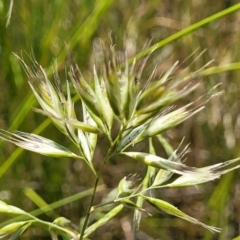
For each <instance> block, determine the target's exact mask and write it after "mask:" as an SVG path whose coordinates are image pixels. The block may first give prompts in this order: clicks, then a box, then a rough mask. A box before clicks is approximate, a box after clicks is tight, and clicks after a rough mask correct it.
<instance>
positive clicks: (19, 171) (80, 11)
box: [0, 0, 240, 240]
mask: <svg viewBox="0 0 240 240" xmlns="http://www.w3.org/2000/svg"><path fill="white" fill-rule="evenodd" d="M236 3H238V1H234V0H232V1H231V0H225V1H224V0H221V1H213V0H210V1H209V0H208V1H207V0H201V1H200V0H195V1H189V0H185V1H177V0H176V1H165V0H162V1H160V0H152V1H148V0H142V1H140V0H139V1H127V0H119V1H113V0H101V1H92V0H74V1H60V0H53V1H46V0H41V1H36V0H29V1H24V0H22V1H15V2H14V5H13V9H12V15H11V22H10V25H9V26H8V27H6V22H7V19H6V16H7V11H8V9H9V4H10V3H9V1H3V0H0V128H3V129H6V130H9V131H12V130H16V129H18V130H22V131H26V132H35V133H40V132H41V135H42V136H46V137H50V138H51V139H53V140H55V141H57V142H59V143H64V144H62V145H65V146H68V147H69V148H71V144H70V142H68V141H67V139H66V138H65V137H64V136H63V135H61V134H60V133H59V132H58V131H57V130H56V129H55V128H54V127H53V125H52V124H50V122H49V121H48V120H46V118H45V117H44V116H41V115H39V114H37V113H34V112H33V111H32V107H33V106H35V105H36V104H35V99H34V97H33V95H32V93H31V91H30V87H29V86H28V83H27V78H26V75H25V73H24V72H23V70H22V68H21V66H20V64H19V62H18V60H17V59H16V57H14V55H13V54H12V52H14V53H17V54H21V51H26V52H28V53H29V52H31V51H32V52H33V53H34V55H35V58H36V60H37V61H38V62H39V63H40V64H41V65H42V66H43V67H44V68H48V67H50V66H51V64H52V63H53V60H54V59H57V61H58V67H59V72H60V75H61V76H62V79H64V78H65V69H64V66H65V65H67V64H68V61H69V56H72V57H73V58H74V59H75V61H76V62H77V63H78V65H79V66H80V67H81V70H82V72H83V75H84V76H89V73H90V72H91V71H92V62H93V59H92V45H93V41H94V39H95V38H102V39H103V40H106V41H108V39H109V34H110V32H111V36H112V38H113V40H114V43H116V47H117V49H120V50H121V49H122V48H123V45H124V44H125V46H126V48H127V50H128V52H129V55H130V56H134V55H135V54H137V53H138V52H140V51H141V50H142V48H143V46H144V44H145V43H146V41H147V40H148V39H152V43H156V42H159V41H160V40H163V39H165V38H167V37H168V36H170V35H172V34H174V33H176V32H178V31H179V30H181V29H183V28H185V27H187V26H190V25H191V24H193V23H195V22H198V21H200V20H201V19H204V18H206V17H208V16H210V15H212V14H214V13H217V12H219V11H221V10H223V9H226V8H228V7H230V6H232V5H234V4H236ZM239 25H240V12H235V13H233V14H231V15H228V16H225V17H222V18H220V19H219V20H217V21H213V22H211V23H210V24H208V25H205V26H204V27H202V28H200V29H198V30H197V31H195V32H193V33H191V34H188V35H186V36H183V37H181V38H180V39H178V40H176V41H173V42H171V43H170V44H167V45H165V46H164V47H163V48H161V49H159V50H157V51H155V52H154V53H153V54H152V56H151V57H150V60H149V61H148V64H147V69H146V72H144V74H146V76H147V75H148V73H149V72H150V71H151V70H152V69H153V68H154V66H155V65H156V64H157V66H158V68H157V72H158V74H161V73H162V72H164V71H166V70H167V69H169V68H170V67H171V66H172V64H173V63H174V62H175V61H176V60H180V63H181V70H182V71H196V70H197V69H199V68H201V67H202V66H203V65H205V64H206V63H207V62H209V61H210V60H212V59H214V60H215V61H214V62H213V63H212V65H211V66H218V65H226V64H229V63H233V62H239V59H240V48H239V39H240V31H239ZM124 42H125V43H124ZM205 49H206V51H205V53H204V54H202V55H200V56H199V57H198V58H197V60H196V61H193V60H195V59H196V57H197V56H198V55H199V53H200V52H202V51H203V50H205ZM196 50H198V51H197V52H196V53H195V54H194V55H192V56H191V57H190V58H188V59H187V60H186V61H184V60H185V59H186V58H187V57H188V56H189V55H190V54H192V53H193V52H195V51H196ZM239 74H240V70H235V71H227V72H223V73H221V74H217V75H216V74H209V75H208V76H206V77H204V78H203V80H202V83H203V84H202V85H201V88H199V90H198V91H197V92H196V93H194V94H196V96H198V95H200V94H201V93H204V92H205V91H206V90H207V89H209V88H211V87H212V86H214V85H215V84H216V83H222V88H223V90H225V94H224V95H222V96H221V97H218V98H216V99H213V100H211V102H209V103H208V105H207V108H206V110H204V111H203V112H201V113H199V114H198V115H197V116H195V117H194V118H192V119H191V120H190V121H187V122H186V123H184V124H182V125H180V126H179V127H178V128H176V129H174V130H171V131H168V132H166V134H165V136H166V138H167V139H169V141H170V143H171V144H172V145H173V146H177V145H178V144H179V142H180V141H181V139H182V137H183V136H185V137H186V142H190V143H191V148H192V152H191V154H189V158H188V160H187V164H188V165H191V166H197V167H201V166H206V165H210V164H214V163H217V162H221V161H225V160H227V159H231V158H235V157H237V156H240V152H239V149H240V148H239V147H240V139H239V138H240V115H239V106H240V103H239V101H240V98H239V96H240V95H239V88H240V81H239V76H240V75H239ZM196 96H189V99H186V101H191V98H192V97H196ZM76 104H77V103H76ZM98 142H99V146H100V147H99V149H97V153H96V163H95V164H96V165H97V164H98V161H101V156H102V155H103V153H104V152H105V151H106V148H107V146H106V140H105V139H104V138H102V139H101V138H100V139H99V140H98ZM146 147H147V146H145V145H143V144H141V146H138V148H139V149H144V148H146ZM165 154H166V153H165V152H164V151H163V149H159V155H161V156H164V155H165ZM0 162H1V167H0V181H1V184H0V199H1V200H4V201H6V202H8V203H9V204H11V205H15V206H18V207H20V208H23V209H24V210H26V211H32V210H34V209H38V208H39V207H40V208H41V207H43V206H44V205H45V204H46V203H47V204H51V203H55V202H57V201H60V202H57V205H55V207H56V208H55V209H52V210H51V211H48V212H47V213H44V214H42V216H41V217H42V218H43V219H48V220H50V221H51V219H54V218H56V217H57V216H65V217H66V218H69V219H71V221H72V222H73V223H75V224H78V223H79V218H80V217H81V216H84V214H85V207H86V206H87V203H88V197H87V196H88V194H89V193H88V192H86V196H85V197H84V198H81V197H82V196H81V195H80V194H79V195H75V194H77V193H80V192H82V191H85V190H88V189H89V188H91V187H92V184H93V181H92V179H91V178H92V177H93V176H92V174H91V172H90V171H88V170H86V168H85V165H84V164H83V163H82V162H80V161H78V160H76V161H74V160H69V159H49V158H47V157H43V156H40V155H37V154H34V153H30V152H25V151H22V150H20V149H16V148H15V146H13V145H11V144H5V143H3V142H0ZM144 171H145V168H143V166H142V165H136V163H135V162H134V161H130V160H126V159H124V158H119V159H115V160H114V161H113V162H111V163H109V165H108V167H107V168H106V170H105V172H104V183H103V184H105V190H104V191H100V192H99V197H101V196H102V195H106V194H107V193H108V192H110V191H111V189H112V188H114V187H116V185H117V183H118V182H119V180H120V179H121V178H122V177H123V176H126V175H128V174H129V173H135V172H138V173H139V174H140V176H141V173H144ZM160 194H161V198H162V199H166V200H167V201H169V202H171V203H172V204H174V205H175V206H177V207H178V208H180V209H181V210H183V211H184V212H186V213H187V214H189V215H192V216H194V217H195V218H197V219H199V220H201V221H203V222H205V223H208V224H211V225H215V226H218V227H222V228H223V231H222V233H221V234H220V235H213V234H212V233H209V232H207V231H206V230H205V229H201V228H199V227H198V226H194V225H192V226H191V227H189V223H187V222H184V221H183V220H179V219H177V218H172V217H169V216H167V215H165V214H154V217H153V218H145V219H144V221H143V223H142V226H141V230H142V232H140V234H142V235H139V236H141V238H139V239H151V238H150V236H151V237H152V238H153V239H164V240H168V239H206V240H207V239H232V238H234V237H236V236H238V235H239V234H240V233H239V231H240V230H239V224H240V179H239V171H234V172H232V173H229V174H227V175H226V176H224V177H222V178H221V179H220V180H218V181H215V182H212V183H210V184H203V185H201V186H200V187H198V188H193V187H191V188H190V187H189V188H186V189H170V190H169V189H166V190H161V192H160ZM41 198H42V199H41ZM65 198H68V199H67V200H65V202H64V201H63V199H65ZM79 198H81V200H79ZM0 220H1V222H3V221H5V220H7V219H6V218H5V217H2V216H0ZM126 223H131V216H128V215H127V212H125V214H123V215H121V216H120V217H119V218H118V219H115V220H114V221H112V222H111V223H110V224H108V225H107V226H105V227H103V228H100V229H99V230H98V231H97V232H96V233H95V235H93V239H127V236H126V231H124V230H125V224H126ZM44 234H45V233H44V232H43V233H42V232H39V229H34V230H32V232H31V235H32V238H30V237H28V235H25V237H24V238H23V239H49V237H45V238H44ZM39 236H42V237H39ZM99 236H101V238H100V237H99Z"/></svg>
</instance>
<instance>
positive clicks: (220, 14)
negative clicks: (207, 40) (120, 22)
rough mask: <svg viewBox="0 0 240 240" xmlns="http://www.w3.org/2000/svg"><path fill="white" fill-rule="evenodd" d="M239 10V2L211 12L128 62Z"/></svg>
mask: <svg viewBox="0 0 240 240" xmlns="http://www.w3.org/2000/svg"><path fill="white" fill-rule="evenodd" d="M238 10H240V3H238V4H235V5H233V6H231V7H229V8H227V9H224V10H223V11H220V12H217V13H216V14H213V15H211V16H210V17H207V18H204V19H203V20H201V21H199V22H197V23H194V24H192V25H190V26H188V27H186V28H184V29H183V30H181V31H179V32H177V33H174V34H173V35H171V36H169V37H167V38H165V39H164V40H162V41H160V42H158V43H156V44H154V45H153V46H151V47H149V48H147V49H146V50H144V51H142V52H140V53H138V54H137V55H135V56H134V57H133V58H131V59H130V60H129V63H132V62H133V61H134V60H135V59H137V60H138V59H140V58H143V57H144V56H147V55H148V54H150V53H152V52H154V51H156V50H157V49H160V48H162V47H164V46H166V45H167V44H169V43H171V42H173V41H175V40H177V39H179V38H181V37H183V36H185V35H187V34H190V33H192V32H193V31H196V30H197V29H199V28H201V27H203V26H204V25H207V24H209V23H210V22H213V21H215V20H217V19H220V18H223V17H225V16H227V15H229V14H232V13H234V12H236V11H238Z"/></svg>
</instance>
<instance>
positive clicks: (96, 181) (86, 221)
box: [79, 146, 114, 240]
mask: <svg viewBox="0 0 240 240" xmlns="http://www.w3.org/2000/svg"><path fill="white" fill-rule="evenodd" d="M113 147H114V146H111V147H110V148H109V150H108V152H107V154H106V157H105V158H104V161H103V163H102V165H101V167H100V170H99V171H98V174H97V177H96V180H95V184H94V187H93V193H92V197H91V200H90V204H89V207H88V210H87V214H86V218H85V220H84V223H83V227H82V230H81V233H80V238H79V239H80V240H82V239H83V236H84V232H85V229H86V228H87V224H88V220H89V217H90V214H91V212H92V207H93V202H94V198H95V195H96V191H97V187H98V183H99V180H100V177H101V175H102V171H103V169H104V166H105V164H106V162H107V161H108V159H109V158H110V157H111V152H112V148H113Z"/></svg>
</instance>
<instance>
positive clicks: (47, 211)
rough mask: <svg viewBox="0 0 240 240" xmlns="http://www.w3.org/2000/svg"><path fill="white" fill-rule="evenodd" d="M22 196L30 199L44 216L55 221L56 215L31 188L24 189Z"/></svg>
mask: <svg viewBox="0 0 240 240" xmlns="http://www.w3.org/2000/svg"><path fill="white" fill-rule="evenodd" d="M24 194H25V195H26V196H27V197H28V198H30V199H31V201H32V202H34V203H35V204H36V205H37V206H38V207H39V208H40V209H41V210H42V211H43V212H44V213H45V214H46V215H48V216H49V217H50V218H52V219H55V218H56V217H57V216H58V215H57V214H56V213H55V212H54V211H53V209H52V208H51V207H50V206H49V204H47V203H46V202H45V201H44V200H43V199H42V198H41V197H40V196H39V195H38V194H37V193H36V192H35V191H34V190H33V189H32V188H25V189H24Z"/></svg>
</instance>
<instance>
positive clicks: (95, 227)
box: [84, 204, 124, 237]
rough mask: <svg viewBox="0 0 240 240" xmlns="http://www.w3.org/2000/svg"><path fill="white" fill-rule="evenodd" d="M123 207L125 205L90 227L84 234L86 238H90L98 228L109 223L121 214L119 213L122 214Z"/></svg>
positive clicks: (121, 205)
mask: <svg viewBox="0 0 240 240" xmlns="http://www.w3.org/2000/svg"><path fill="white" fill-rule="evenodd" d="M123 207H124V205H123V204H120V205H118V206H117V207H115V208H113V209H112V210H111V211H109V212H108V213H107V214H106V215H105V216H104V217H102V218H101V219H99V220H98V221H97V222H95V223H94V224H92V225H91V226H89V227H88V228H87V229H86V230H85V232H84V237H88V236H89V235H90V234H91V233H93V232H94V231H96V229H97V228H99V227H101V226H102V225H104V224H106V223H107V222H109V221H110V220H111V219H112V218H113V217H115V216H116V215H117V214H119V212H121V210H122V209H123Z"/></svg>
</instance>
